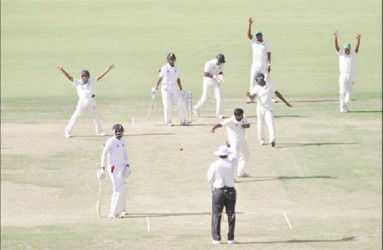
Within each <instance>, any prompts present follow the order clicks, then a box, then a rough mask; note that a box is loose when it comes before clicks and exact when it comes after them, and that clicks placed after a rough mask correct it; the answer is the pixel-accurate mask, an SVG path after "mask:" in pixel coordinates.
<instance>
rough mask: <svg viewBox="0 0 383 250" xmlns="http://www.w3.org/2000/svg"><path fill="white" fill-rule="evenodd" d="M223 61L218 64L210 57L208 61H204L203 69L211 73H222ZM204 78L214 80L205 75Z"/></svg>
mask: <svg viewBox="0 0 383 250" xmlns="http://www.w3.org/2000/svg"><path fill="white" fill-rule="evenodd" d="M224 65H225V64H224V63H221V64H220V65H217V64H216V59H212V60H210V61H207V62H206V63H205V67H204V68H203V71H204V72H206V73H209V74H212V75H218V74H219V73H220V72H222V73H223V68H224ZM205 79H206V80H210V81H216V80H215V79H212V78H210V77H206V76H205Z"/></svg>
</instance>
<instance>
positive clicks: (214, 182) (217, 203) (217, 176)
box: [207, 145, 237, 244]
mask: <svg viewBox="0 0 383 250" xmlns="http://www.w3.org/2000/svg"><path fill="white" fill-rule="evenodd" d="M214 154H215V155H217V156H218V157H219V159H218V160H216V161H215V162H213V163H212V164H211V165H210V167H209V170H208V172H207V180H208V182H209V184H210V185H211V187H212V221H211V233H212V237H213V244H220V243H221V218H222V211H223V208H225V210H226V214H227V218H228V222H229V232H228V235H227V239H228V244H235V243H236V242H235V240H234V227H235V202H236V196H237V193H236V191H235V188H234V182H235V180H234V168H235V166H236V165H237V158H236V157H234V156H232V155H230V152H229V148H228V147H227V146H226V145H225V146H220V147H219V148H218V150H217V151H215V152H214ZM229 155H230V156H229Z"/></svg>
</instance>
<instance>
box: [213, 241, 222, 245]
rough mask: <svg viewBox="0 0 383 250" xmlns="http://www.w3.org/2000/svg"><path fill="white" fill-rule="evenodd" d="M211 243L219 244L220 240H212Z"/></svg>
mask: <svg viewBox="0 0 383 250" xmlns="http://www.w3.org/2000/svg"><path fill="white" fill-rule="evenodd" d="M213 244H214V245H219V244H221V241H219V240H213Z"/></svg>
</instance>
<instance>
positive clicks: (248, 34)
mask: <svg viewBox="0 0 383 250" xmlns="http://www.w3.org/2000/svg"><path fill="white" fill-rule="evenodd" d="M252 24H253V18H252V17H250V18H249V28H248V30H247V37H248V38H249V39H250V40H251V39H253V35H252V34H251V25H252Z"/></svg>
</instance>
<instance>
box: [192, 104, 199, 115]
mask: <svg viewBox="0 0 383 250" xmlns="http://www.w3.org/2000/svg"><path fill="white" fill-rule="evenodd" d="M193 114H194V115H195V116H197V117H199V112H198V111H197V109H196V108H195V105H193Z"/></svg>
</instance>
